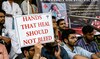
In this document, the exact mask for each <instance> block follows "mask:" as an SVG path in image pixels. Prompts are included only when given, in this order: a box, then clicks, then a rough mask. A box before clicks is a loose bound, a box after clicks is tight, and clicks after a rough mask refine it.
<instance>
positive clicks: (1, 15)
mask: <svg viewBox="0 0 100 59" xmlns="http://www.w3.org/2000/svg"><path fill="white" fill-rule="evenodd" d="M4 23H5V11H3V10H2V9H0V42H1V43H3V44H5V46H6V47H7V50H8V53H9V52H10V46H11V39H10V38H9V37H6V36H5V35H6V34H5V32H4V31H6V29H5V27H4ZM6 32H7V31H6Z"/></svg>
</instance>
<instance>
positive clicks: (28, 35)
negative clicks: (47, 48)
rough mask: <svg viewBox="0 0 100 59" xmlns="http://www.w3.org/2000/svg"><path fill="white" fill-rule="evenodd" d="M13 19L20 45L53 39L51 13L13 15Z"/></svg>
mask: <svg viewBox="0 0 100 59" xmlns="http://www.w3.org/2000/svg"><path fill="white" fill-rule="evenodd" d="M14 21H15V29H16V34H17V36H18V39H19V44H20V46H21V47H25V46H31V45H34V44H36V43H48V42H53V41H54V33H53V25H52V15H51V13H41V14H31V15H23V16H15V17H14Z"/></svg>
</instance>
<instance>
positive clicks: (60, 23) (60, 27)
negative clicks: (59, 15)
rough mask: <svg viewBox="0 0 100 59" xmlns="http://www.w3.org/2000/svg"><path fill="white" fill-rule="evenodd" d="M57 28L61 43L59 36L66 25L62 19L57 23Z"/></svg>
mask: <svg viewBox="0 0 100 59" xmlns="http://www.w3.org/2000/svg"><path fill="white" fill-rule="evenodd" d="M57 26H58V29H59V39H60V40H61V41H62V38H61V35H62V31H63V30H65V29H67V26H66V23H65V20H64V19H59V20H58V21H57Z"/></svg>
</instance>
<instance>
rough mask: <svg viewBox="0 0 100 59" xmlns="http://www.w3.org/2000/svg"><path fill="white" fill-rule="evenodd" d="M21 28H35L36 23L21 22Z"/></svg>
mask: <svg viewBox="0 0 100 59" xmlns="http://www.w3.org/2000/svg"><path fill="white" fill-rule="evenodd" d="M21 28H22V29H23V30H24V29H30V28H36V23H33V24H23V25H21Z"/></svg>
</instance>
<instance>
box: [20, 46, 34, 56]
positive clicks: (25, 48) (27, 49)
mask: <svg viewBox="0 0 100 59" xmlns="http://www.w3.org/2000/svg"><path fill="white" fill-rule="evenodd" d="M31 47H34V46H28V47H22V48H21V50H22V53H23V55H24V56H25V54H24V51H25V50H26V51H29V49H30V48H31Z"/></svg>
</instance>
